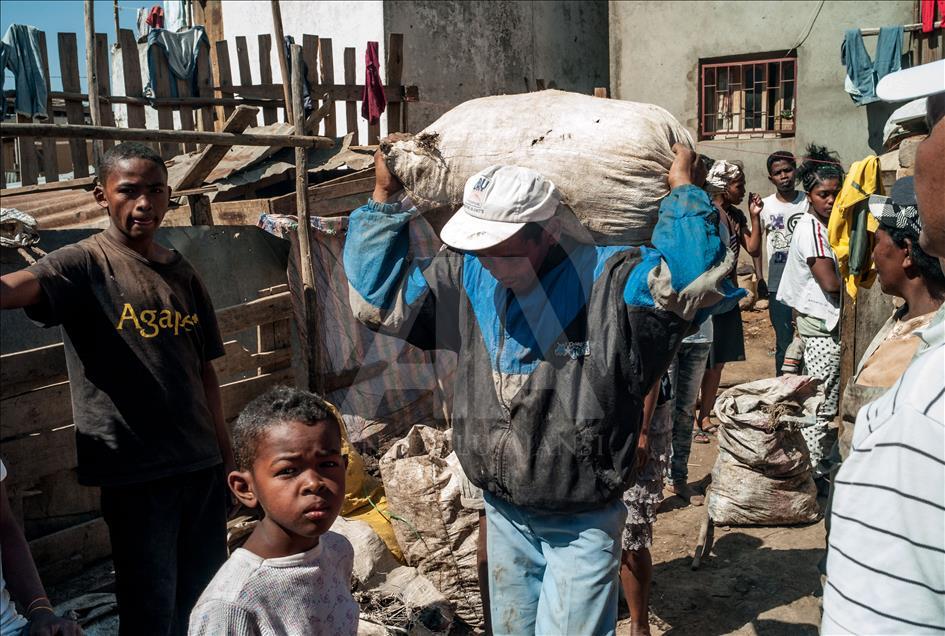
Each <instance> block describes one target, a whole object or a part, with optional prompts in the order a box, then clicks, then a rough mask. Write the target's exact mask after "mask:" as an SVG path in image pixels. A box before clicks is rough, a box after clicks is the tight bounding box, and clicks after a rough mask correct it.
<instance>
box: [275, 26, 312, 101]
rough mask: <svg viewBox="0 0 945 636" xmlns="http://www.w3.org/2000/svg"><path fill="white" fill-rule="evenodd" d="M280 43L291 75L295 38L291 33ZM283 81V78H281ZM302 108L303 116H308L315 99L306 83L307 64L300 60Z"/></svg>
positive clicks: (290, 75)
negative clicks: (303, 110)
mask: <svg viewBox="0 0 945 636" xmlns="http://www.w3.org/2000/svg"><path fill="white" fill-rule="evenodd" d="M282 44H283V45H284V46H285V61H286V66H288V69H289V77H290V78H291V77H292V45H293V44H295V38H293V37H292V36H291V35H286V36H283V41H282ZM283 81H285V80H283ZM302 108H304V109H305V116H306V117H308V116H309V115H310V114H311V112H312V111H313V110H315V101H314V100H313V99H312V90H311V87H310V86H309V85H308V64H306V63H305V60H304V59H303V60H302Z"/></svg>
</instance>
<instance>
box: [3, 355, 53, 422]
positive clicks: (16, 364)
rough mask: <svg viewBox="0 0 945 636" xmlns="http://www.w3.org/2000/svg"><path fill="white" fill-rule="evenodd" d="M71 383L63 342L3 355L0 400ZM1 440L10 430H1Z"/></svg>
mask: <svg viewBox="0 0 945 636" xmlns="http://www.w3.org/2000/svg"><path fill="white" fill-rule="evenodd" d="M65 380H68V376H67V371H66V354H65V350H64V349H63V346H62V343H61V342H60V343H57V344H51V345H48V346H46V347H37V348H36V349H28V350H26V351H17V352H16V353H7V354H4V355H2V356H0V399H3V400H6V399H7V398H9V397H12V396H14V395H19V394H21V393H26V392H27V391H32V390H33V389H38V388H40V387H44V386H49V385H50V384H56V383H57V382H64V381H65ZM0 437H7V431H6V430H2V429H0Z"/></svg>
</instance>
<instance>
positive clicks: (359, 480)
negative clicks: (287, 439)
mask: <svg viewBox="0 0 945 636" xmlns="http://www.w3.org/2000/svg"><path fill="white" fill-rule="evenodd" d="M343 446H344V448H343V450H342V452H344V453H345V454H347V455H348V470H347V471H346V472H345V502H344V505H343V506H342V507H341V516H342V517H344V518H345V519H348V520H350V521H364V522H365V523H367V524H368V525H369V526H371V529H372V530H374V532H376V533H377V534H378V536H379V537H380V538H381V539H383V540H384V543H386V544H387V547H388V548H389V549H390V551H391V552H392V553H393V554H394V556H395V557H396V558H397V560H398V561H400V562H401V563H404V553H403V551H402V550H401V549H400V546H399V545H398V544H397V538H396V537H395V536H394V527H393V526H392V525H391V522H390V518H389V517H388V515H387V497H386V496H385V494H384V485H383V484H382V483H380V482H379V481H378V480H376V479H374V477H372V476H371V475H370V474H369V473H368V472H367V471H366V470H365V469H364V460H363V459H362V458H361V454H360V453H358V451H356V450H355V449H354V448H353V447H352V446H351V445H350V444H348V439H347V433H346V434H345V439H344V441H343Z"/></svg>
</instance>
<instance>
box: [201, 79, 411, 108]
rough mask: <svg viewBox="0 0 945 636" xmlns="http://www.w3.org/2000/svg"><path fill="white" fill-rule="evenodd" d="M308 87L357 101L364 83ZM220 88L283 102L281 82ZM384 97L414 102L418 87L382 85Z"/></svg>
mask: <svg viewBox="0 0 945 636" xmlns="http://www.w3.org/2000/svg"><path fill="white" fill-rule="evenodd" d="M309 88H310V89H311V91H312V93H314V94H316V95H318V94H321V93H329V94H330V95H331V96H332V97H334V98H335V101H336V102H344V101H351V100H354V101H359V100H360V99H361V96H362V95H363V94H364V84H334V83H328V82H324V81H323V82H321V83H319V84H314V85H312V86H310V87H309ZM220 90H221V92H224V93H227V94H239V95H240V96H241V97H243V98H246V99H266V100H271V102H272V103H273V104H274V105H278V106H281V105H282V104H284V103H285V100H284V99H283V97H282V84H257V85H246V84H241V85H239V86H231V87H230V88H227V89H225V90H224V89H222V88H221V89H220ZM384 98H385V99H386V100H387V103H388V104H390V103H393V102H416V101H418V100H419V99H420V89H419V88H417V87H416V86H384Z"/></svg>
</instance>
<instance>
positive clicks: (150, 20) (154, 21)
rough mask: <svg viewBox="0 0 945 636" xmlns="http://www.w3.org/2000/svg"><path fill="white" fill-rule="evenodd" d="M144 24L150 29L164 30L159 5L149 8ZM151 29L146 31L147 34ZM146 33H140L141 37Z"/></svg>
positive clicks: (161, 11) (162, 13) (162, 10)
mask: <svg viewBox="0 0 945 636" xmlns="http://www.w3.org/2000/svg"><path fill="white" fill-rule="evenodd" d="M145 24H147V25H148V26H149V27H151V29H163V28H164V9H163V8H162V7H161V5H159V4H156V5H154V6H153V7H151V10H150V11H149V12H148V17H147V18H146V19H145ZM151 29H148V31H147V33H150V31H151ZM147 33H145V32H142V33H141V35H146V34H147Z"/></svg>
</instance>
